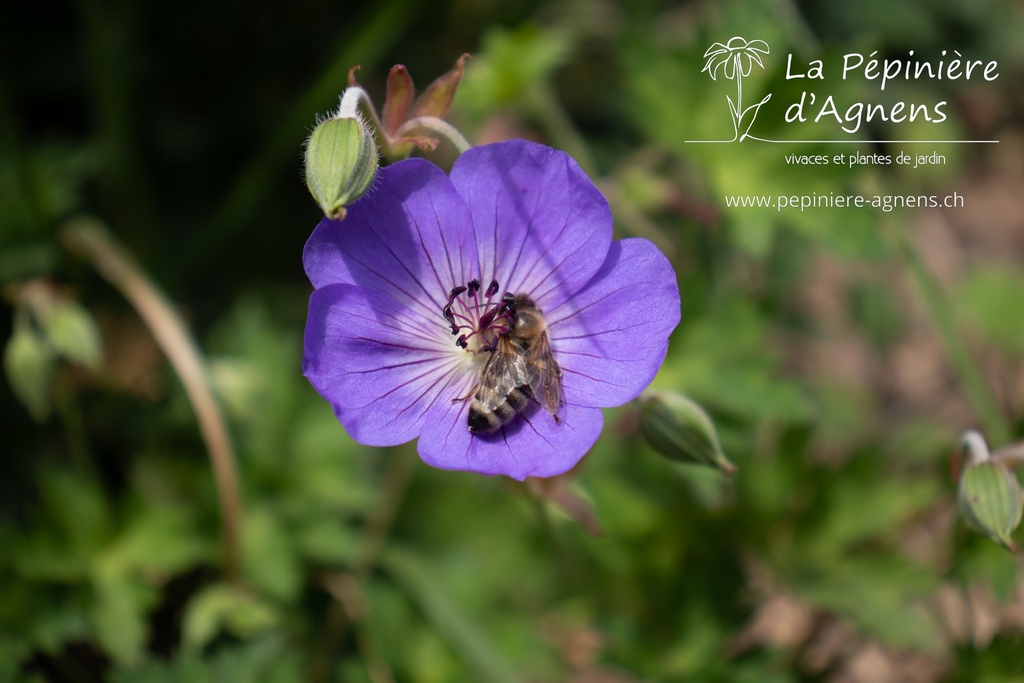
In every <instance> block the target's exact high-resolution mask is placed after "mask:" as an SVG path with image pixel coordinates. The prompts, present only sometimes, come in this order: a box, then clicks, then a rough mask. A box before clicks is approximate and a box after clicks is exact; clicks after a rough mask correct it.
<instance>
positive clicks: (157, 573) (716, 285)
mask: <svg viewBox="0 0 1024 683" xmlns="http://www.w3.org/2000/svg"><path fill="white" fill-rule="evenodd" d="M734 35H740V36H744V37H745V38H747V39H755V38H758V39H762V40H765V41H766V42H767V43H769V44H770V45H771V48H772V53H771V55H770V58H769V59H766V60H765V68H764V69H763V70H761V69H755V70H754V72H753V73H752V74H751V76H750V77H749V78H748V79H746V80H745V82H744V88H745V93H747V94H746V95H745V101H746V102H754V101H756V100H758V99H760V98H761V97H763V95H764V94H767V93H769V92H770V93H773V96H774V98H775V99H774V101H775V102H790V101H793V100H795V99H796V98H797V97H798V96H799V92H800V91H801V90H802V89H805V88H806V86H805V84H803V83H802V82H797V81H787V80H786V79H785V59H784V57H783V55H785V54H787V53H793V54H794V58H799V59H801V60H803V63H807V62H809V61H810V60H812V59H823V60H831V63H833V64H834V63H835V62H836V60H840V59H841V56H842V55H843V54H845V53H847V52H853V51H855V52H861V53H864V54H867V53H870V52H871V51H873V50H878V52H879V55H888V56H895V57H899V56H904V55H906V53H907V51H908V50H911V49H913V50H915V52H916V54H917V55H919V56H925V55H931V56H934V55H936V54H937V53H939V52H940V51H941V50H944V49H945V50H953V49H957V50H959V51H960V52H961V53H962V54H963V55H964V56H965V57H969V58H972V59H984V60H991V59H994V60H997V61H998V62H999V65H1000V66H999V73H1000V77H999V78H998V79H997V80H996V81H994V82H991V83H986V82H984V81H981V82H978V81H977V80H972V81H971V82H962V81H961V82H950V81H934V82H915V83H910V84H907V83H904V84H901V85H899V86H898V87H896V86H890V87H889V88H887V90H886V92H885V93H884V94H880V93H879V91H878V90H877V88H876V87H875V86H873V85H871V84H865V83H864V82H863V81H862V80H854V79H851V80H849V81H842V80H838V79H837V78H836V77H835V76H833V77H832V78H831V79H830V80H829V81H828V84H827V90H828V92H830V93H832V94H834V95H835V96H836V98H837V99H840V100H842V101H845V102H853V101H859V100H862V101H889V100H895V99H906V100H908V101H922V102H934V101H937V100H941V99H945V100H948V102H949V106H948V107H947V108H946V111H947V113H948V114H949V118H950V120H949V121H948V122H947V124H944V126H943V127H942V128H941V131H942V133H943V136H944V137H950V138H952V137H962V138H963V139H998V140H1000V143H999V144H998V145H987V146H983V145H962V146H952V145H950V146H946V147H942V148H940V149H939V151H940V153H943V154H945V155H946V158H947V163H946V164H945V165H941V166H935V167H929V168H922V169H916V170H915V169H905V168H897V167H895V166H874V167H862V168H858V169H854V170H850V169H846V168H841V167H836V166H834V165H833V166H829V167H826V168H800V167H792V166H787V165H786V163H785V161H784V158H783V157H784V154H785V153H791V152H795V153H797V154H834V153H838V152H840V151H846V152H849V151H852V150H853V149H855V148H856V149H858V150H859V151H862V152H865V153H871V152H882V153H890V154H891V153H894V152H895V151H896V150H897V148H896V147H895V146H884V145H883V146H878V145H863V146H851V145H846V146H844V149H837V148H835V147H832V146H828V145H820V144H810V145H793V146H787V147H786V148H785V151H783V149H782V148H781V147H780V146H776V145H768V144H764V143H757V142H751V141H747V142H744V143H738V144H734V145H690V144H686V143H685V142H684V141H685V140H688V139H714V138H715V137H716V136H723V135H724V136H728V134H729V132H730V131H729V130H728V118H727V113H728V110H727V108H726V102H725V95H726V94H730V93H733V92H734V91H733V90H732V89H731V86H730V85H729V83H728V82H727V81H724V80H722V79H719V80H717V81H713V80H711V79H710V78H709V77H708V75H707V74H706V73H701V72H700V69H701V67H702V66H703V62H704V60H703V57H702V56H703V54H704V51H705V50H706V49H707V47H708V46H710V45H711V44H712V43H713V42H715V41H721V42H724V41H726V40H728V39H729V38H730V37H732V36H734ZM1021 35H1024V7H1022V5H1021V4H1020V3H1019V2H1008V1H1007V2H1000V1H996V0H982V1H978V2H971V1H969V0H938V1H926V0H906V1H895V2H894V1H892V0H889V1H884V2H883V1H882V0H869V1H865V2H860V3H834V2H824V1H821V0H818V1H813V2H811V1H808V2H796V1H793V0H770V1H769V2H763V3H762V2H740V1H725V2H711V1H705V2H682V3H671V2H655V1H652V0H640V1H638V2H630V3H628V4H627V3H622V4H619V3H615V2H610V1H609V2H602V1H601V0H565V1H557V2H544V3H541V2H530V1H528V2H520V1H518V0H517V1H515V2H513V1H511V0H504V1H500V0H498V1H491V2H485V1H483V0H453V1H451V2H435V3H427V2H416V1H415V0H382V1H381V2H374V3H364V4H363V5H354V4H352V3H327V2H298V3H271V2H262V3H179V4H178V5H175V6H173V7H171V6H161V5H159V4H157V3H154V4H148V3H135V2H131V1H130V0H109V1H108V2H100V1H99V0H80V1H79V2H77V3H71V4H66V3H61V2H57V3H5V4H4V5H3V6H0V291H2V293H3V302H2V304H0V341H2V342H3V343H4V344H5V345H6V348H7V350H6V352H5V381H3V382H0V419H2V423H0V444H2V445H0V454H2V455H0V681H17V682H22V683H24V682H28V681H41V680H46V681H51V680H52V681H74V682H77V681H81V682H87V681H88V682H91V681H116V682H119V683H150V682H152V683H158V682H163V681H200V682H202V681H217V683H232V682H234V681H239V682H243V681H268V682H269V681H273V682H282V683H283V682H287V681H314V682H320V681H346V682H347V681H356V682H363V681H369V682H372V683H386V682H388V681H399V682H401V681H409V682H423V683H434V682H447V681H455V682H458V681H486V682H505V681H508V682H511V681H521V682H534V681H536V682H548V681H551V682H555V681H573V682H576V683H629V682H633V681H723V682H726V681H730V682H731V681H740V682H746V681H749V682H751V683H755V682H756V683H789V682H794V683H795V682H798V681H828V682H835V683H861V682H864V683H878V682H882V683H885V682H888V681H892V682H894V683H895V682H897V681H899V682H905V681H909V682H912V683H914V682H920V683H930V682H932V681H964V682H968V681H970V682H976V681H992V682H995V681H1021V680H1024V648H1022V643H1021V634H1022V632H1024V584H1022V583H1021V580H1020V578H1019V576H1018V574H1019V572H1018V567H1019V564H1020V562H1019V559H1018V557H1017V556H1016V555H1012V554H1010V553H1008V552H1007V551H1006V550H1004V549H1002V548H1000V547H999V546H997V545H996V544H994V543H992V542H991V541H989V540H987V539H985V538H984V537H982V536H980V535H978V534H973V533H971V532H968V531H966V530H965V529H963V528H962V524H960V523H959V522H958V521H957V519H956V508H955V497H956V486H955V479H954V475H951V473H950V461H951V458H950V455H951V453H952V452H953V451H954V450H955V449H956V447H957V444H958V439H959V435H960V433H961V432H962V431H963V430H965V429H968V428H972V427H974V428H979V429H982V430H983V431H984V433H985V434H986V436H987V437H988V438H989V439H990V441H991V442H992V444H993V445H994V446H997V445H1002V444H1004V443H1006V442H1008V441H1011V440H1013V439H1015V438H1020V437H1021V436H1022V435H1024V271H1022V263H1024V201H1022V197H1024V127H1022V124H1024V90H1022V89H1021V88H1020V83H1021V82H1022V77H1024V44H1022V42H1021V41H1020V36H1021ZM464 52H470V53H472V54H473V55H474V58H473V60H471V61H470V62H469V63H468V67H467V73H466V77H465V79H464V81H463V84H462V86H461V88H460V90H459V93H458V95H457V97H456V100H455V105H454V108H453V110H452V112H451V114H450V116H449V118H448V120H449V121H451V122H452V123H453V124H455V125H456V126H458V127H459V128H460V130H462V132H463V133H464V134H465V135H466V136H467V137H468V138H469V139H470V140H471V141H473V142H476V143H482V142H485V141H491V140H499V139H505V138H510V137H529V138H532V139H536V140H540V141H543V142H546V143H547V144H550V145H552V146H555V147H558V148H560V149H564V150H565V151H567V152H569V153H571V154H572V155H573V156H574V157H575V158H576V159H577V160H578V161H579V162H580V163H581V164H582V165H583V166H584V167H585V169H586V170H587V171H588V172H589V173H590V174H591V175H592V177H594V178H595V180H596V182H597V183H598V184H599V186H600V187H601V188H602V190H603V191H604V192H605V194H606V195H607V196H608V198H609V200H610V202H611V204H612V208H613V212H614V213H615V217H616V231H617V234H618V235H619V236H627V235H639V236H644V237H648V238H650V239H652V240H654V241H655V242H657V243H658V245H659V246H660V247H661V248H662V249H663V250H664V251H665V252H666V253H667V254H668V255H669V257H670V258H671V259H672V261H673V263H674V265H675V267H676V271H677V273H678V276H679V284H680V288H681V292H682V299H683V321H682V323H681V325H680V327H679V328H678V330H677V331H676V333H675V335H674V337H673V339H672V343H671V348H670V350H669V356H668V359H667V361H666V363H665V366H664V367H663V369H662V372H661V373H660V374H659V376H658V378H657V379H656V380H655V386H657V387H659V388H663V389H671V390H676V391H680V392H683V393H685V394H687V395H689V396H691V397H693V398H694V399H696V400H698V401H700V402H701V404H702V405H704V406H705V407H706V408H707V410H708V411H709V413H710V414H711V415H712V417H713V418H714V420H715V423H716V424H717V426H718V429H719V433H720V436H721V438H722V442H723V445H724V448H725V450H726V452H727V453H728V454H729V456H730V458H731V459H732V460H733V461H734V462H735V463H736V464H737V465H738V467H739V471H738V473H737V474H736V475H734V476H733V477H732V478H726V477H723V476H722V475H720V474H719V473H717V472H715V471H712V470H706V469H700V468H696V467H691V466H683V465H678V464H675V463H672V462H669V461H667V460H664V459H662V458H660V457H658V456H657V455H656V454H655V453H654V452H653V451H652V450H650V449H649V448H648V447H647V446H646V445H645V444H644V442H643V441H642V439H641V438H640V436H639V435H638V432H637V414H636V409H635V407H633V406H626V407H623V408H620V409H616V410H610V411H607V414H606V418H607V420H606V427H605V432H604V435H603V437H602V439H601V440H600V441H599V443H598V444H597V445H596V446H595V447H594V449H593V451H592V452H591V453H590V454H589V455H588V456H587V457H586V458H585V459H584V461H583V462H582V463H581V465H580V466H579V467H578V468H577V469H576V470H575V471H574V472H572V473H571V474H570V475H567V476H565V477H561V478H558V479H556V480H550V481H545V482H538V481H534V482H528V483H527V484H526V485H520V484H516V483H514V482H510V481H507V480H503V479H500V478H485V477H480V476H475V475H470V474H465V473H457V472H441V471H436V470H431V469H430V468H428V467H426V466H425V465H423V464H422V463H421V462H419V460H418V459H417V457H416V455H415V449H414V446H412V445H407V446H404V447H399V448H394V449H370V448H365V447H362V446H359V445H357V444H355V443H353V442H352V441H350V440H349V439H348V438H347V436H346V435H345V433H344V431H343V429H342V428H341V426H340V425H339V424H338V423H337V421H336V420H335V418H334V416H333V415H332V413H331V410H330V407H329V406H328V405H327V404H326V403H325V402H324V401H323V400H321V399H320V398H319V396H317V394H316V393H315V391H314V390H313V389H312V388H311V387H310V386H309V385H308V384H307V383H306V381H305V380H304V379H303V378H302V376H301V372H300V357H301V339H302V329H303V325H304V320H305V312H306V302H307V298H308V295H309V292H310V289H311V288H310V286H309V284H308V283H307V281H306V279H305V277H304V275H303V272H302V266H301V251H302V245H303V243H304V242H305V240H306V238H307V237H308V235H309V233H310V232H311V230H312V229H313V227H314V226H315V225H316V223H317V221H318V220H319V215H318V210H317V208H316V206H315V205H314V204H313V202H312V201H311V200H310V199H309V197H308V195H307V193H306V189H305V187H304V184H303V181H302V176H301V162H302V149H303V147H302V146H303V140H304V139H305V137H306V136H307V135H308V134H309V131H310V130H311V127H312V124H313V121H314V117H315V116H316V115H317V114H318V113H324V112H327V111H328V110H330V109H331V108H333V107H334V106H336V103H337V97H338V94H339V93H340V91H341V90H342V89H343V87H344V84H345V78H346V74H347V72H348V70H349V68H351V67H352V66H354V65H356V64H359V65H361V67H362V68H361V70H360V71H359V72H358V78H359V80H360V82H361V83H362V84H363V85H364V86H365V87H366V88H367V89H368V90H369V91H370V93H371V95H373V96H374V97H375V99H376V100H377V103H378V107H379V106H380V104H381V102H382V95H383V88H384V82H385V78H386V75H387V72H388V69H389V68H390V67H391V66H392V65H393V64H396V63H401V64H405V65H406V66H407V67H408V69H409V71H410V73H411V74H412V76H413V78H414V79H415V80H416V82H417V84H418V85H419V86H420V87H421V88H422V87H424V86H425V85H426V84H428V83H429V82H430V81H431V80H432V79H433V78H435V77H436V76H438V75H440V74H441V73H443V72H445V71H447V70H448V69H449V68H450V67H451V65H452V64H453V63H454V62H455V60H456V58H457V57H458V56H459V55H461V54H462V53H464ZM825 87H826V86H822V88H823V89H824V88H825ZM747 97H749V98H750V99H746V98H747ZM773 121H774V122H775V123H773ZM778 122H779V117H778V112H776V113H775V114H774V115H771V114H770V112H769V111H768V110H767V109H766V110H765V112H762V113H761V115H760V116H759V119H758V123H757V129H756V130H757V131H758V132H759V134H760V135H762V136H764V137H776V138H783V137H799V136H800V135H802V134H803V132H801V131H794V130H793V129H792V128H786V127H784V126H782V125H780V124H779V123H778ZM929 134H931V129H926V128H924V127H918V128H914V127H912V126H911V127H894V126H891V125H888V124H884V123H882V124H878V123H877V122H876V123H874V124H872V125H871V126H870V127H869V128H868V129H866V130H864V131H862V132H861V133H860V135H861V137H862V138H864V139H869V138H872V139H900V138H903V137H916V138H919V137H925V136H927V135H929ZM807 135H810V133H807ZM815 136H816V134H815ZM929 151H930V149H929ZM453 156H454V152H453V150H451V149H450V148H446V147H443V146H442V147H441V148H439V150H438V151H437V152H436V153H434V154H432V155H431V158H432V159H434V160H435V161H437V163H439V164H441V165H443V166H444V165H448V164H450V162H451V160H452V158H453ZM953 191H956V192H957V193H958V194H960V195H962V196H964V198H965V206H964V207H963V208H956V209H926V210H917V211H894V212H892V213H886V212H881V211H879V210H877V209H864V210H838V209H832V210H828V209H820V210H815V211H807V212H803V213H800V212H788V213H781V214H780V213H775V212H774V211H768V210H756V209H730V208H727V207H726V206H725V204H724V201H723V197H724V195H727V194H765V195H769V194H771V195H775V194H780V193H782V194H809V193H811V192H818V193H819V194H821V193H829V192H837V193H840V192H844V193H846V192H848V193H851V194H852V193H865V194H919V193H924V194H938V195H945V194H947V193H950V192H953ZM83 226H93V227H95V226H102V228H101V229H102V230H104V231H106V232H107V233H109V234H111V235H113V236H114V237H115V238H116V240H117V241H118V242H119V243H120V244H121V245H123V248H124V249H125V250H126V252H127V253H130V254H131V255H132V258H133V259H134V261H135V262H136V263H137V264H138V266H139V268H140V270H141V271H142V272H143V273H145V277H146V278H147V279H148V281H149V282H150V283H152V284H154V285H155V286H156V287H157V288H158V289H159V290H161V291H162V292H164V293H165V295H166V297H167V299H168V300H169V302H170V308H169V310H173V311H176V312H177V313H178V314H179V315H180V316H181V317H182V318H183V320H184V321H185V324H186V328H187V330H188V331H189V333H190V334H191V335H192V339H193V341H194V343H195V344H196V345H197V347H198V349H199V350H200V352H201V354H202V357H203V359H204V363H205V370H206V375H205V376H206V379H207V382H208V384H209V386H210V387H212V389H213V392H214V394H215V395H216V397H217V401H218V405H219V406H220V407H221V408H222V410H223V413H224V415H225V416H226V419H227V424H228V429H229V432H230V436H231V440H232V443H233V445H234V451H235V455H236V461H237V467H238V471H239V479H240V489H241V497H242V511H243V512H242V515H241V520H240V530H241V531H240V533H241V539H240V546H241V550H240V561H239V567H238V568H237V571H232V569H231V567H230V566H226V565H225V559H224V558H225V556H224V549H223V548H224V542H223V536H222V532H221V521H220V520H221V518H220V513H219V508H218V505H219V503H218V490H217V486H216V485H215V480H214V477H213V474H212V472H211V466H210V460H209V456H208V452H207V447H206V445H205V444H204V441H203V439H202V438H201V436H200V430H199V427H198V425H197V420H196V412H195V410H194V409H193V405H192V403H191V402H190V400H189V398H188V397H187V396H186V392H185V390H184V388H183V384H182V381H181V379H180V378H179V376H178V374H177V373H176V372H175V371H174V370H173V369H172V366H171V365H170V364H169V363H168V361H167V359H166V357H165V355H164V353H163V352H162V351H161V349H160V347H158V345H157V344H156V343H155V341H154V337H153V335H152V334H151V332H150V330H149V329H148V328H147V326H146V325H145V324H144V323H143V321H142V318H141V317H140V313H139V309H138V308H137V307H136V306H135V305H133V304H131V303H129V302H128V301H127V300H126V299H125V297H124V296H123V294H122V292H121V291H119V290H118V288H115V287H112V286H111V285H110V283H109V282H108V281H107V280H106V279H104V277H103V276H101V275H100V274H99V273H98V272H97V268H96V263H95V259H94V258H83V257H82V256H81V251H82V250H81V249H80V248H76V247H75V244H74V242H73V235H75V234H80V233H76V232H75V231H76V230H82V229H84V228H83ZM90 234H94V233H90ZM597 527H599V528H600V530H601V532H602V533H601V535H600V536H599V537H595V536H593V535H591V534H590V533H588V531H591V532H593V531H596V530H597Z"/></svg>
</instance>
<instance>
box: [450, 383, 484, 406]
mask: <svg viewBox="0 0 1024 683" xmlns="http://www.w3.org/2000/svg"><path fill="white" fill-rule="evenodd" d="M479 387H480V383H479V382H477V383H476V384H474V385H473V388H472V389H470V390H469V393H468V394H466V395H465V396H461V397H459V398H453V399H452V403H462V402H463V401H468V400H469V399H471V398H473V397H474V396H476V390H477V389H478V388H479Z"/></svg>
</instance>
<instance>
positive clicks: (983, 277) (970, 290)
mask: <svg viewBox="0 0 1024 683" xmlns="http://www.w3.org/2000/svg"><path fill="white" fill-rule="evenodd" d="M955 300H956V304H957V307H958V308H960V309H962V310H963V311H964V314H965V316H964V317H965V318H967V320H968V321H970V322H971V323H973V325H974V326H975V328H976V329H978V330H979V331H980V332H981V333H982V334H984V335H985V337H986V338H987V339H988V340H989V341H991V342H992V343H993V344H996V345H998V346H999V347H1000V348H1002V349H1004V350H1005V351H1008V352H1010V353H1012V354H1014V355H1015V356H1017V357H1018V358H1020V357H1022V356H1024V333H1022V330H1024V305H1022V302H1024V276H1022V275H1021V274H1020V273H1019V272H1017V271H1013V270H1009V269H1006V268H997V267H992V266H989V267H988V268H986V269H982V270H978V271H977V272H975V273H973V274H972V275H971V276H969V277H968V278H967V279H965V280H964V281H963V282H962V283H961V284H960V285H959V287H958V288H957V290H956V296H955Z"/></svg>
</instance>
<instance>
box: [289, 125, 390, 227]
mask: <svg viewBox="0 0 1024 683" xmlns="http://www.w3.org/2000/svg"><path fill="white" fill-rule="evenodd" d="M377 156H378V155H377V145H376V144H375V143H374V141H373V134H372V133H371V132H370V130H369V129H368V127H367V125H366V124H365V123H364V122H363V120H362V119H361V118H359V117H358V116H335V117H333V118H330V119H328V120H326V121H324V122H323V123H321V124H320V125H318V126H317V127H316V129H315V130H314V131H313V134H312V135H310V136H309V141H308V142H307V143H306V186H307V187H308V188H309V192H310V194H312V195H313V199H315V200H316V203H317V204H319V205H320V208H321V209H322V210H323V212H324V215H325V216H327V217H328V218H333V219H337V220H340V219H342V218H344V217H345V207H346V206H347V205H349V204H351V203H352V202H354V201H355V200H357V199H359V197H361V196H362V195H363V193H364V192H366V190H367V189H369V187H370V183H371V182H373V176H374V174H375V173H376V172H377Z"/></svg>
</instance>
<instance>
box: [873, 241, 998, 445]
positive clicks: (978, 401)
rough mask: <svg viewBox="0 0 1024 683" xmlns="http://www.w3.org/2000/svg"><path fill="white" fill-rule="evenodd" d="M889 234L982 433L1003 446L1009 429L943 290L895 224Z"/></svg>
mask: <svg viewBox="0 0 1024 683" xmlns="http://www.w3.org/2000/svg"><path fill="white" fill-rule="evenodd" d="M889 225H890V226H891V228H890V233H891V234H893V235H894V237H895V240H896V244H897V246H898V248H899V252H900V256H901V257H902V258H903V262H904V264H905V265H906V267H907V269H908V270H909V271H910V275H911V277H912V278H913V279H914V281H915V282H916V283H917V286H918V288H919V289H920V290H921V294H922V295H923V296H924V300H925V305H926V307H927V309H928V313H929V314H930V315H931V318H932V321H933V322H934V323H935V326H936V327H937V328H938V331H939V335H940V336H941V337H942V341H943V343H944V344H945V347H946V352H947V353H948V354H949V361H950V363H951V364H952V365H953V370H954V371H955V372H956V374H957V377H958V378H959V380H960V383H961V385H963V388H964V391H966V392H967V395H968V397H969V398H970V401H971V403H972V404H973V406H974V409H975V411H977V414H978V417H979V418H980V419H981V422H982V424H983V425H984V427H985V432H986V433H987V434H988V436H989V439H990V440H991V441H992V442H994V443H1006V442H1007V441H1009V438H1010V437H1009V429H1008V428H1007V426H1006V423H1005V421H1004V420H1003V416H1002V415H1001V413H1000V411H999V407H998V406H997V405H996V402H995V400H994V399H993V398H992V395H991V394H990V393H989V390H988V388H987V387H986V386H985V379H984V377H983V376H982V374H981V372H980V371H979V370H978V368H977V366H976V365H975V364H974V361H973V359H972V358H971V355H970V353H969V352H968V350H967V347H966V345H965V344H964V342H963V340H962V339H961V337H960V335H959V334H958V333H957V326H956V322H955V320H954V319H953V313H952V308H951V307H950V306H949V304H948V302H947V301H946V300H945V296H944V294H943V292H942V289H941V288H940V287H939V284H938V282H936V281H935V278H934V277H933V276H932V274H931V273H930V272H929V271H928V268H927V266H925V264H924V262H923V261H922V260H921V257H920V255H918V253H917V250H916V249H914V245H913V244H912V243H911V241H910V239H909V238H908V237H907V235H906V233H905V232H903V231H902V230H899V229H898V228H897V227H896V226H895V224H894V223H892V222H890V223H889Z"/></svg>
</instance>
